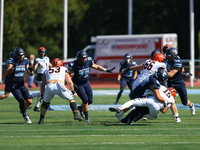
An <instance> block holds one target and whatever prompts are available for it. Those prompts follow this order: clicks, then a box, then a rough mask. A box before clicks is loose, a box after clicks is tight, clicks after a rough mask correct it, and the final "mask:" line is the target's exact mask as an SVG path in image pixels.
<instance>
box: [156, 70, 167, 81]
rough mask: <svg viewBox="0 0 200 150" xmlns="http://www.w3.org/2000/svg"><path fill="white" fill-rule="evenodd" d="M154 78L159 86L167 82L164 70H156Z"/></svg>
mask: <svg viewBox="0 0 200 150" xmlns="http://www.w3.org/2000/svg"><path fill="white" fill-rule="evenodd" d="M155 77H156V79H157V80H158V81H159V82H160V84H162V85H165V83H166V82H167V80H168V73H167V71H165V70H164V69H158V71H157V72H156V73H155Z"/></svg>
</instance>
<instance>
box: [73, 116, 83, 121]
mask: <svg viewBox="0 0 200 150" xmlns="http://www.w3.org/2000/svg"><path fill="white" fill-rule="evenodd" d="M74 120H78V121H83V119H82V118H81V117H79V116H78V115H77V116H74Z"/></svg>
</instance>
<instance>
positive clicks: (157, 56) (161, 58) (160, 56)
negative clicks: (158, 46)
mask: <svg viewBox="0 0 200 150" xmlns="http://www.w3.org/2000/svg"><path fill="white" fill-rule="evenodd" d="M165 59H166V57H165V56H164V55H163V54H161V53H156V54H155V55H154V57H153V61H158V62H164V61H165Z"/></svg>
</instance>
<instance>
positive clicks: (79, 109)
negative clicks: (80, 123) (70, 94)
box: [77, 106, 85, 118]
mask: <svg viewBox="0 0 200 150" xmlns="http://www.w3.org/2000/svg"><path fill="white" fill-rule="evenodd" d="M77 109H78V111H79V112H80V115H81V117H83V118H85V114H84V112H83V109H82V106H78V107H77Z"/></svg>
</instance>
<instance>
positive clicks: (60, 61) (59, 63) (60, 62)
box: [52, 58, 63, 67]
mask: <svg viewBox="0 0 200 150" xmlns="http://www.w3.org/2000/svg"><path fill="white" fill-rule="evenodd" d="M52 66H53V67H56V66H63V62H62V60H60V59H59V58H55V59H54V60H53V61H52Z"/></svg>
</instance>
